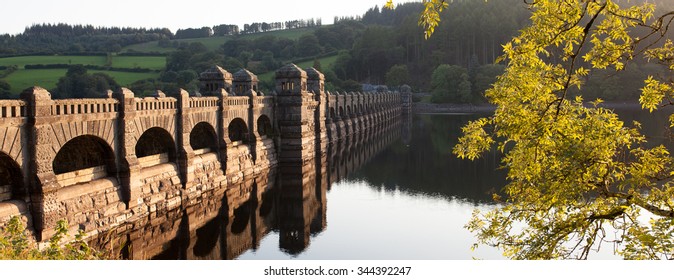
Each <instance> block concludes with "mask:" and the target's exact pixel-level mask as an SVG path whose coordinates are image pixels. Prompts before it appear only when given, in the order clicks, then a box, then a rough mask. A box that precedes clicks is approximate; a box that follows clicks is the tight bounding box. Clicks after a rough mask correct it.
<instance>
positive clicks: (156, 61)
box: [112, 56, 166, 70]
mask: <svg viewBox="0 0 674 280" xmlns="http://www.w3.org/2000/svg"><path fill="white" fill-rule="evenodd" d="M112 67H118V68H136V67H139V68H147V69H152V70H162V69H164V67H166V57H163V56H113V57H112Z"/></svg>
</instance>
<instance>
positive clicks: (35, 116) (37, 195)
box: [21, 87, 61, 241]
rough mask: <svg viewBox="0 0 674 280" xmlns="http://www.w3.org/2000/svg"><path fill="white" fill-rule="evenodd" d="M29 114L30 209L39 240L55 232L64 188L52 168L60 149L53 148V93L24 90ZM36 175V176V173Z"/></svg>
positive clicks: (40, 89) (31, 89)
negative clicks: (62, 188) (58, 200)
mask: <svg viewBox="0 0 674 280" xmlns="http://www.w3.org/2000/svg"><path fill="white" fill-rule="evenodd" d="M21 98H22V99H23V100H25V101H26V106H27V112H26V116H27V117H28V127H27V128H28V129H27V130H28V137H27V138H28V143H27V147H26V148H27V149H28V155H29V156H28V158H29V159H30V160H29V162H28V166H29V167H28V168H29V174H31V176H30V178H29V187H28V189H29V193H30V201H31V202H30V208H31V213H32V214H33V227H34V228H35V232H36V238H37V240H38V241H42V240H46V239H48V238H49V237H51V235H53V234H54V227H55V226H56V222H57V221H58V219H59V214H58V202H57V192H58V189H59V188H60V187H61V186H60V185H59V184H58V182H57V180H56V174H54V170H53V168H52V164H53V161H54V158H55V157H56V152H54V150H53V148H52V141H53V140H52V135H53V134H54V133H53V131H52V128H51V120H50V119H51V104H52V100H51V93H49V92H48V91H47V90H45V89H43V88H40V87H33V88H30V89H27V90H25V91H24V92H22V93H21ZM33 174H34V175H33Z"/></svg>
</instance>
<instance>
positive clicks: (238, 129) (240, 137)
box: [227, 118, 248, 143]
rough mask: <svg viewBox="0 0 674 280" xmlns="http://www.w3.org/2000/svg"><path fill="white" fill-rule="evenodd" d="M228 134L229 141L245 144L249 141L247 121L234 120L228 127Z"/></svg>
mask: <svg viewBox="0 0 674 280" xmlns="http://www.w3.org/2000/svg"><path fill="white" fill-rule="evenodd" d="M227 134H229V140H230V141H232V142H235V141H243V142H244V143H245V142H247V141H248V125H246V121H244V120H243V119H241V118H236V119H233V120H232V121H231V122H230V123H229V126H228V127H227Z"/></svg>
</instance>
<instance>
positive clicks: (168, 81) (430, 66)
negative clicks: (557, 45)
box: [0, 0, 674, 103]
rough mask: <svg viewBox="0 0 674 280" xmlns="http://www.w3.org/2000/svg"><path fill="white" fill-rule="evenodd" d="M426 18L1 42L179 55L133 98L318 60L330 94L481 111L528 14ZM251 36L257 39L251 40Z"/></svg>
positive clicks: (608, 92) (412, 10) (459, 11)
mask: <svg viewBox="0 0 674 280" xmlns="http://www.w3.org/2000/svg"><path fill="white" fill-rule="evenodd" d="M644 1H648V2H651V3H653V2H655V3H656V4H658V5H659V8H660V10H659V11H660V13H662V11H665V10H674V3H671V1H665V0H631V1H628V0H619V1H617V2H625V3H627V2H629V3H630V4H634V3H638V2H644ZM382 2H384V1H382ZM422 10H423V5H422V4H421V3H404V4H400V5H398V6H397V7H396V8H395V9H393V10H389V9H380V8H379V7H373V8H371V9H369V10H368V11H366V12H365V13H364V14H363V15H358V16H352V17H336V18H335V23H334V24H332V25H323V24H322V23H321V21H320V20H314V19H309V20H294V21H286V22H274V23H267V22H258V23H251V24H246V25H245V26H244V27H243V30H239V27H238V26H236V25H229V24H222V25H218V26H214V27H213V28H210V27H202V28H189V29H183V30H178V32H177V33H176V34H175V35H174V34H172V33H171V32H170V31H169V30H168V29H151V30H145V29H133V28H98V27H96V28H95V27H92V26H81V25H76V26H69V25H64V24H58V25H50V24H42V25H34V26H31V27H29V28H26V31H25V32H24V33H23V34H21V35H17V36H9V35H2V36H0V56H8V55H17V54H32V53H44V54H56V53H59V54H60V53H87V52H104V53H105V52H108V53H109V52H115V51H119V50H120V49H121V48H122V47H124V46H128V45H131V44H136V43H142V42H149V41H157V44H158V45H159V46H161V47H166V46H170V47H175V48H176V49H175V51H172V52H170V53H168V54H167V55H166V68H165V69H164V70H163V71H162V72H161V74H160V75H159V78H157V79H148V80H142V81H138V82H136V83H134V84H132V85H129V87H130V88H131V89H132V90H134V92H137V93H141V94H142V93H149V92H153V91H154V90H156V89H162V90H164V91H165V92H172V91H176V90H177V89H178V88H186V89H188V90H189V91H196V90H197V84H198V83H197V78H198V73H200V72H201V71H203V70H205V69H207V68H209V67H211V66H212V65H214V64H217V65H221V66H223V67H224V68H225V69H227V70H229V71H230V72H236V71H238V70H239V69H240V68H247V69H249V70H250V71H252V72H253V73H257V74H262V73H266V72H270V71H274V70H275V69H277V68H278V67H280V66H281V65H283V64H284V63H287V62H290V61H292V62H301V61H314V66H316V67H319V68H321V69H320V70H321V71H323V72H324V73H325V75H326V80H327V81H328V83H327V88H328V89H329V90H340V91H341V90H345V91H351V90H358V89H360V88H361V84H363V83H367V84H375V85H388V86H389V87H390V88H393V89H395V88H396V87H397V86H400V85H402V84H409V85H411V86H412V87H413V89H414V90H415V91H422V92H431V93H433V98H432V99H431V101H433V102H473V103H474V102H483V101H484V100H483V98H482V97H481V96H482V93H483V92H484V90H485V89H487V88H488V87H489V86H490V84H491V83H493V81H494V80H495V79H496V76H497V75H499V74H500V73H502V71H503V68H504V67H503V66H502V65H499V64H495V63H496V62H497V59H498V57H499V56H500V54H501V52H502V45H503V44H505V43H506V42H508V41H509V40H510V39H511V38H512V37H513V36H514V35H516V34H517V33H518V30H520V29H521V28H522V27H524V26H525V25H527V24H528V22H529V16H530V11H529V10H527V9H526V5H525V4H524V3H523V2H522V0H499V1H474V0H455V1H451V2H450V4H449V7H448V8H447V9H446V10H445V11H444V12H443V13H442V15H441V18H442V20H441V22H440V25H439V26H438V27H437V28H436V29H435V33H434V34H433V36H432V37H430V38H429V39H424V33H423V28H421V27H419V26H418V24H417V22H418V17H419V14H420V12H421V11H422ZM294 28H304V30H306V32H303V33H301V35H300V36H299V37H297V38H293V37H287V36H282V35H278V34H279V33H274V32H270V31H275V30H287V29H294ZM250 33H259V34H258V35H255V36H246V35H245V34H250ZM213 36H228V37H227V38H228V39H227V40H224V44H223V45H221V47H220V48H217V49H213V48H208V47H207V46H205V45H204V44H203V43H200V42H198V41H192V42H189V43H188V42H185V41H180V40H179V39H185V38H205V37H213ZM326 57H332V58H334V62H333V63H331V65H330V67H328V65H323V67H321V65H320V63H319V61H318V60H319V59H321V58H326ZM0 70H3V69H0ZM9 70H11V69H9ZM660 72H662V68H661V67H660V66H658V65H654V64H649V63H648V62H647V61H639V62H638V63H634V64H632V65H628V66H627V67H626V69H625V71H622V72H621V73H620V74H618V75H612V76H607V75H605V74H603V73H604V72H602V71H596V72H595V73H593V74H592V75H591V76H590V77H588V81H587V83H586V87H585V90H584V92H583V94H584V95H585V96H586V97H588V98H596V97H602V98H604V99H607V100H621V99H628V98H630V99H632V100H633V97H634V96H636V95H638V94H639V88H640V86H641V84H642V83H641V82H640V81H642V80H643V79H644V78H645V77H646V76H647V75H657V74H658V73H660ZM1 78H2V77H0V79H1ZM272 85H273V83H272V81H271V80H270V79H269V80H261V85H260V88H261V89H263V90H264V91H270V90H271V88H272ZM0 88H2V89H4V88H6V84H0ZM62 88H63V87H62ZM76 96H79V94H76ZM586 99H587V98H586Z"/></svg>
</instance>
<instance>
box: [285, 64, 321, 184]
mask: <svg viewBox="0 0 674 280" xmlns="http://www.w3.org/2000/svg"><path fill="white" fill-rule="evenodd" d="M276 104H277V107H276V118H277V120H278V125H279V132H280V135H279V136H280V145H279V147H280V151H279V153H278V155H279V166H281V170H280V171H281V174H282V175H281V176H282V177H283V178H284V182H293V181H298V180H299V182H295V183H299V184H293V185H296V186H300V187H301V186H302V184H301V181H303V180H306V179H307V178H303V176H302V175H303V174H306V173H307V172H312V170H313V172H314V173H315V161H314V159H315V156H316V155H315V152H316V151H315V135H314V127H315V116H314V111H315V110H316V107H317V105H318V102H317V101H316V100H314V97H313V95H312V94H311V93H309V92H308V91H307V72H305V71H304V70H302V69H300V68H299V67H297V65H295V64H288V65H286V66H283V67H282V68H281V69H279V70H277V71H276Z"/></svg>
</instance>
